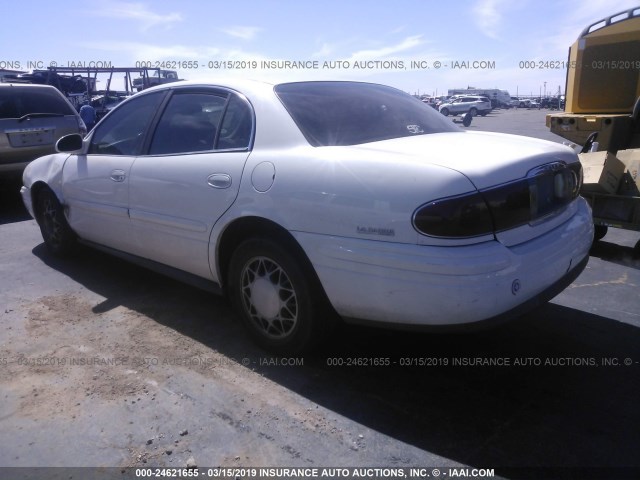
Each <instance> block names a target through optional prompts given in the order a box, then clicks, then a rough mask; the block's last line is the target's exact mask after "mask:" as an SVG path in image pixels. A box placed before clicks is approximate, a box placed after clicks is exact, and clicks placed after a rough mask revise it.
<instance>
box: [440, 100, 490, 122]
mask: <svg viewBox="0 0 640 480" xmlns="http://www.w3.org/2000/svg"><path fill="white" fill-rule="evenodd" d="M439 110H440V113H442V114H443V115H444V116H445V117H446V116H447V115H449V114H453V115H459V114H461V113H470V114H471V116H472V117H475V116H476V115H482V116H483V117H484V116H485V115H486V114H487V113H489V112H490V111H491V102H490V101H489V99H488V98H487V97H480V96H470V95H469V96H463V97H458V98H453V99H449V100H448V101H447V102H445V103H443V104H442V105H440V108H439Z"/></svg>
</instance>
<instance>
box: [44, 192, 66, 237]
mask: <svg viewBox="0 0 640 480" xmlns="http://www.w3.org/2000/svg"><path fill="white" fill-rule="evenodd" d="M42 210H43V211H42V219H43V223H44V227H45V230H46V232H47V235H48V237H49V240H50V241H51V243H54V244H57V243H59V242H60V237H61V235H62V226H61V225H60V222H59V221H58V214H57V213H58V210H57V206H56V205H55V204H54V203H53V202H52V201H51V199H46V200H45V202H44V208H43V209H42Z"/></svg>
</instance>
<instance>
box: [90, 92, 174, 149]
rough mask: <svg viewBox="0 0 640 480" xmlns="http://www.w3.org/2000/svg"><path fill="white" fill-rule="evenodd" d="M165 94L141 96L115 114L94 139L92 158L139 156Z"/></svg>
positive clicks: (92, 140)
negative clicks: (94, 156) (145, 135)
mask: <svg viewBox="0 0 640 480" xmlns="http://www.w3.org/2000/svg"><path fill="white" fill-rule="evenodd" d="M164 96H165V92H155V93H150V94H146V95H142V96H140V97H138V98H134V99H132V100H129V101H128V102H126V103H124V104H123V105H122V106H120V107H119V108H117V109H116V110H114V111H113V112H112V113H111V114H110V115H109V116H108V117H106V118H105V119H104V121H103V122H102V123H100V125H99V126H98V128H97V129H96V131H95V133H94V134H93V135H92V137H91V143H90V145H89V151H88V152H87V153H89V154H98V155H140V153H141V150H142V146H143V142H144V134H145V132H146V130H147V128H148V127H149V124H150V123H151V120H152V119H153V117H154V115H155V113H156V112H157V110H158V107H159V106H160V102H162V99H163V98H164Z"/></svg>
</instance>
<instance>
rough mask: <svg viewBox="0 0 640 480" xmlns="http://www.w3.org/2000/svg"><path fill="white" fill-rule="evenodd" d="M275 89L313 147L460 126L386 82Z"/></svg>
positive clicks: (307, 84) (451, 129) (291, 85)
mask: <svg viewBox="0 0 640 480" xmlns="http://www.w3.org/2000/svg"><path fill="white" fill-rule="evenodd" d="M275 92H276V94H277V95H278V97H279V98H280V100H281V101H282V103H283V104H284V106H285V108H286V109H287V111H288V112H289V114H290V115H291V117H292V118H293V120H294V121H295V122H296V124H297V125H298V128H300V131H301V132H302V134H303V135H304V136H305V138H306V139H307V141H308V142H309V143H310V144H311V145H313V146H315V147H320V146H337V145H357V144H360V143H368V142H376V141H379V140H388V139H390V138H400V137H410V136H415V135H425V134H429V133H441V132H455V131H459V128H458V127H456V126H455V125H454V124H453V122H451V120H448V119H447V118H445V117H444V116H442V115H441V114H440V113H438V112H436V111H435V110H434V109H433V108H432V107H430V106H429V105H425V104H424V103H423V102H421V101H420V100H418V99H417V98H415V97H412V96H411V95H409V94H406V93H404V92H402V91H400V90H397V89H395V88H392V87H386V86H384V85H375V84H369V83H357V82H304V83H284V84H280V85H277V86H276V87H275Z"/></svg>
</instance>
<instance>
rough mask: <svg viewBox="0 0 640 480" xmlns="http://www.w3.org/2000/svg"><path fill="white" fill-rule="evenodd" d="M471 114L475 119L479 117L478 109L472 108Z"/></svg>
mask: <svg viewBox="0 0 640 480" xmlns="http://www.w3.org/2000/svg"><path fill="white" fill-rule="evenodd" d="M469 113H470V114H471V116H472V117H475V116H476V115H478V109H477V108H476V107H471V108H470V109H469Z"/></svg>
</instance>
